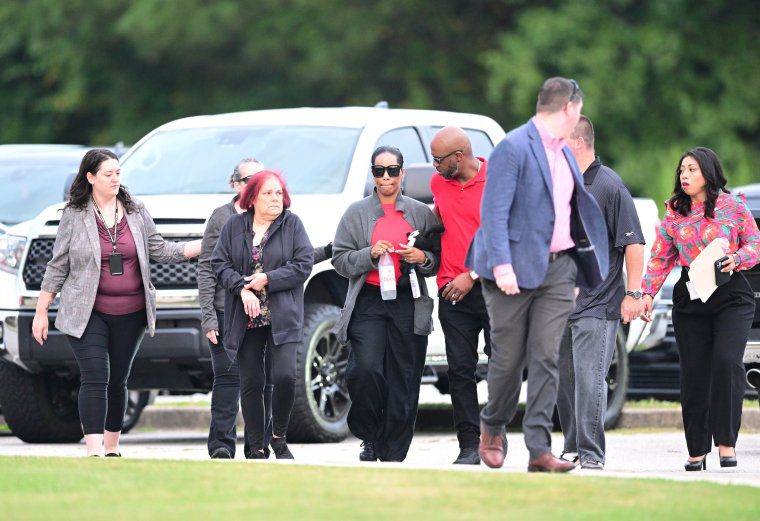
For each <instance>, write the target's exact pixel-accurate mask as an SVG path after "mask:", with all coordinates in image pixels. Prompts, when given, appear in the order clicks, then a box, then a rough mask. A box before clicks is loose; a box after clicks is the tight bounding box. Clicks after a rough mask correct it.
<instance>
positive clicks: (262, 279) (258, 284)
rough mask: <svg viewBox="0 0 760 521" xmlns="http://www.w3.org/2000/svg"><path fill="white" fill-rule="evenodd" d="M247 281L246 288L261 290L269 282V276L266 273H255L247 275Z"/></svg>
mask: <svg viewBox="0 0 760 521" xmlns="http://www.w3.org/2000/svg"><path fill="white" fill-rule="evenodd" d="M245 280H247V281H248V282H246V284H245V286H243V287H244V288H245V289H252V290H254V291H261V289H262V288H263V287H264V286H266V285H267V284H268V283H269V277H267V274H266V273H254V274H253V275H249V276H248V277H245Z"/></svg>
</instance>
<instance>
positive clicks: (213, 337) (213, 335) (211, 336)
mask: <svg viewBox="0 0 760 521" xmlns="http://www.w3.org/2000/svg"><path fill="white" fill-rule="evenodd" d="M218 334H219V332H218V331H214V330H213V329H212V330H211V331H209V332H208V333H206V338H208V340H209V342H211V343H212V344H214V345H216V344H217V343H218V341H217V339H216V335H218Z"/></svg>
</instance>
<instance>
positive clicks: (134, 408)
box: [121, 391, 150, 434]
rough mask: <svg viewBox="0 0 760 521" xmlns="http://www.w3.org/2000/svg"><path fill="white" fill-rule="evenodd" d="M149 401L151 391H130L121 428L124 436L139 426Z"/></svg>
mask: <svg viewBox="0 0 760 521" xmlns="http://www.w3.org/2000/svg"><path fill="white" fill-rule="evenodd" d="M149 400H150V391H129V393H128V394H127V411H126V412H125V413H124V423H123V424H122V427H121V433H122V434H126V433H128V432H129V431H130V430H132V428H133V427H134V426H135V425H137V422H138V421H139V420H140V415H141V414H142V412H143V409H145V406H146V405H148V401H149Z"/></svg>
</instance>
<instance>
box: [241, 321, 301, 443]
mask: <svg viewBox="0 0 760 521" xmlns="http://www.w3.org/2000/svg"><path fill="white" fill-rule="evenodd" d="M297 352H298V342H291V343H287V344H280V345H275V343H274V340H273V339H272V328H271V326H264V327H255V328H253V329H249V330H247V331H246V332H245V336H244V337H243V345H241V346H240V350H239V351H238V356H237V359H238V361H239V362H240V403H241V408H242V411H243V420H244V421H245V436H246V438H247V439H248V442H249V445H250V450H251V451H254V450H262V449H264V447H265V443H266V444H268V441H269V440H267V439H265V436H266V430H267V419H268V416H267V414H266V412H265V411H266V409H265V407H264V389H265V387H266V386H267V385H268V384H270V383H271V385H272V409H271V410H272V433H273V434H274V435H276V436H279V437H281V438H282V437H284V436H285V435H286V434H287V432H288V422H289V421H290V412H291V411H292V410H293V402H294V400H295V394H296V354H297ZM266 358H271V362H270V363H271V367H270V374H271V379H270V380H267V376H266Z"/></svg>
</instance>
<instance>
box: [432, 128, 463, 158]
mask: <svg viewBox="0 0 760 521" xmlns="http://www.w3.org/2000/svg"><path fill="white" fill-rule="evenodd" d="M430 148H432V149H433V155H434V156H437V155H438V154H436V152H439V153H441V154H442V155H445V154H448V153H449V152H453V151H454V150H461V151H462V155H464V156H467V157H470V156H472V145H471V144H470V138H469V137H467V134H465V132H464V130H462V129H461V128H459V127H444V128H442V129H441V130H439V131H438V132H437V133H436V134H435V136H433V140H432V141H431V142H430ZM439 157H440V156H439Z"/></svg>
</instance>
